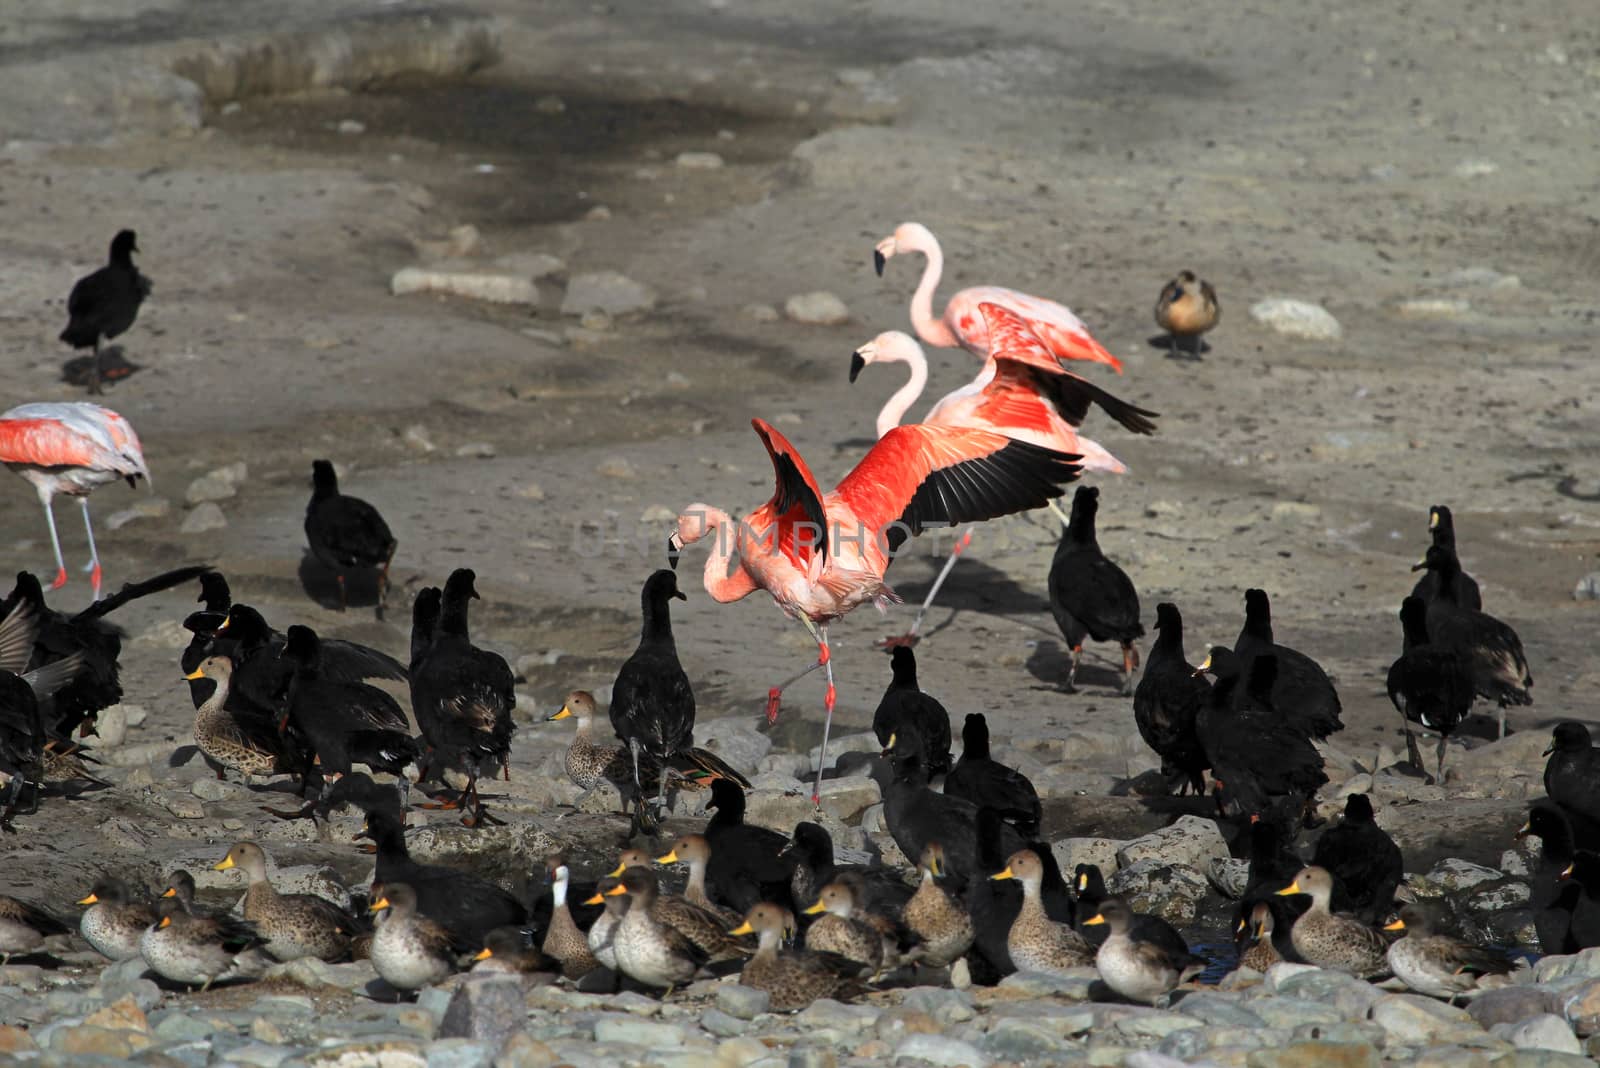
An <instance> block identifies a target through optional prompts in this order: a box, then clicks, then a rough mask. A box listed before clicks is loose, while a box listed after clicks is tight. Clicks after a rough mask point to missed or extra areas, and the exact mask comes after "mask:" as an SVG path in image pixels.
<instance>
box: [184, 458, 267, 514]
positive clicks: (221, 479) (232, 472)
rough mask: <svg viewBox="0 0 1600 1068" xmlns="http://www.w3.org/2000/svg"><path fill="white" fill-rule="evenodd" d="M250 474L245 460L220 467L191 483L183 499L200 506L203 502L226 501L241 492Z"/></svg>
mask: <svg viewBox="0 0 1600 1068" xmlns="http://www.w3.org/2000/svg"><path fill="white" fill-rule="evenodd" d="M249 473H250V469H249V467H248V466H247V465H246V464H245V462H244V461H243V460H240V461H238V462H237V463H231V464H228V465H227V466H225V467H219V468H217V469H216V470H215V471H210V472H207V473H206V474H204V475H201V476H200V477H199V478H197V479H195V480H194V481H193V482H191V483H189V488H188V489H187V490H185V491H184V494H183V499H184V500H185V501H187V502H188V503H189V504H199V503H201V502H202V501H225V500H227V499H228V498H229V497H233V496H235V495H236V494H238V492H239V484H240V483H242V482H243V481H244V480H245V479H246V478H247V477H248V476H249Z"/></svg>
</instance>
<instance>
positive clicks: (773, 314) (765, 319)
mask: <svg viewBox="0 0 1600 1068" xmlns="http://www.w3.org/2000/svg"><path fill="white" fill-rule="evenodd" d="M739 314H740V315H742V316H744V317H745V318H746V319H749V320H750V321H751V322H753V323H775V322H777V321H778V320H779V319H781V318H783V316H782V315H780V314H779V312H778V309H777V308H774V307H773V306H772V305H770V304H746V305H745V306H744V307H742V308H740V309H739Z"/></svg>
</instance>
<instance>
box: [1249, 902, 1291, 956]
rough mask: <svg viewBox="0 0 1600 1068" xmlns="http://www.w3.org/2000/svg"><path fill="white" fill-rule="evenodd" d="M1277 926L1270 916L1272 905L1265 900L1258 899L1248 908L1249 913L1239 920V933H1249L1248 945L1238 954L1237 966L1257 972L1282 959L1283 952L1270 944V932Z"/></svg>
mask: <svg viewBox="0 0 1600 1068" xmlns="http://www.w3.org/2000/svg"><path fill="white" fill-rule="evenodd" d="M1276 926H1277V921H1276V920H1275V919H1274V918H1273V916H1272V907H1271V906H1270V905H1268V904H1267V903H1266V902H1265V901H1258V902H1256V905H1255V907H1254V908H1252V909H1251V910H1250V915H1249V916H1247V917H1246V918H1245V919H1242V920H1240V921H1239V934H1240V935H1243V934H1245V932H1247V931H1248V932H1249V934H1250V938H1251V941H1250V945H1249V946H1247V947H1246V948H1245V950H1244V952H1243V953H1240V954H1239V966H1240V967H1242V968H1253V969H1255V970H1256V971H1258V972H1263V973H1264V972H1266V970H1267V969H1268V968H1270V967H1272V966H1273V965H1274V964H1277V963H1278V962H1279V961H1281V960H1283V954H1281V953H1279V952H1278V947H1277V946H1275V945H1273V944H1272V932H1273V931H1274V929H1275V928H1276Z"/></svg>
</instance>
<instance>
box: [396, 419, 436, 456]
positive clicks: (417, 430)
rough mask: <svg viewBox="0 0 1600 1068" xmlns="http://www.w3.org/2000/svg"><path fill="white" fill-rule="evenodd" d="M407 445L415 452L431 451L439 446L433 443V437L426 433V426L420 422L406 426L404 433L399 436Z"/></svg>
mask: <svg viewBox="0 0 1600 1068" xmlns="http://www.w3.org/2000/svg"><path fill="white" fill-rule="evenodd" d="M400 440H402V441H404V442H405V443H406V445H407V446H409V447H410V448H411V449H413V450H414V451H416V452H433V451H434V450H435V449H437V448H438V447H439V446H437V445H435V444H434V443H433V437H432V436H431V435H430V434H429V433H428V428H427V427H425V426H423V425H422V424H421V423H413V424H411V425H410V426H408V427H406V430H405V433H404V434H402V435H401V436H400Z"/></svg>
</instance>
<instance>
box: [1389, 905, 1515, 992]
mask: <svg viewBox="0 0 1600 1068" xmlns="http://www.w3.org/2000/svg"><path fill="white" fill-rule="evenodd" d="M1441 918H1442V917H1441V916H1440V914H1439V909H1438V906H1436V905H1434V904H1433V903H1431V902H1422V901H1417V902H1413V903H1411V904H1409V905H1407V906H1406V907H1405V908H1403V909H1401V910H1400V918H1399V919H1397V920H1395V921H1394V922H1393V923H1391V924H1388V925H1387V926H1385V927H1384V930H1385V931H1404V932H1405V937H1404V938H1402V939H1400V940H1399V941H1397V942H1394V943H1392V944H1391V945H1390V946H1389V952H1388V961H1389V970H1390V971H1392V972H1394V974H1395V977H1396V978H1398V979H1399V980H1400V981H1401V982H1403V983H1405V984H1406V986H1409V987H1410V988H1411V989H1412V990H1415V991H1416V992H1417V993H1419V994H1427V995H1429V996H1431V997H1436V998H1449V999H1450V1000H1451V1001H1454V1000H1455V999H1456V996H1457V995H1459V994H1464V993H1466V992H1468V991H1470V990H1477V989H1481V984H1483V982H1484V980H1485V979H1486V978H1487V977H1488V976H1495V975H1508V974H1510V972H1511V969H1512V962H1511V961H1510V959H1508V958H1507V957H1506V956H1505V955H1504V954H1502V953H1499V952H1497V951H1496V950H1493V949H1490V948H1488V947H1487V946H1475V945H1472V944H1471V943H1468V942H1463V941H1461V939H1459V938H1452V937H1451V936H1450V935H1447V934H1444V933H1443V932H1441V931H1440V930H1439V926H1440V920H1441Z"/></svg>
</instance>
